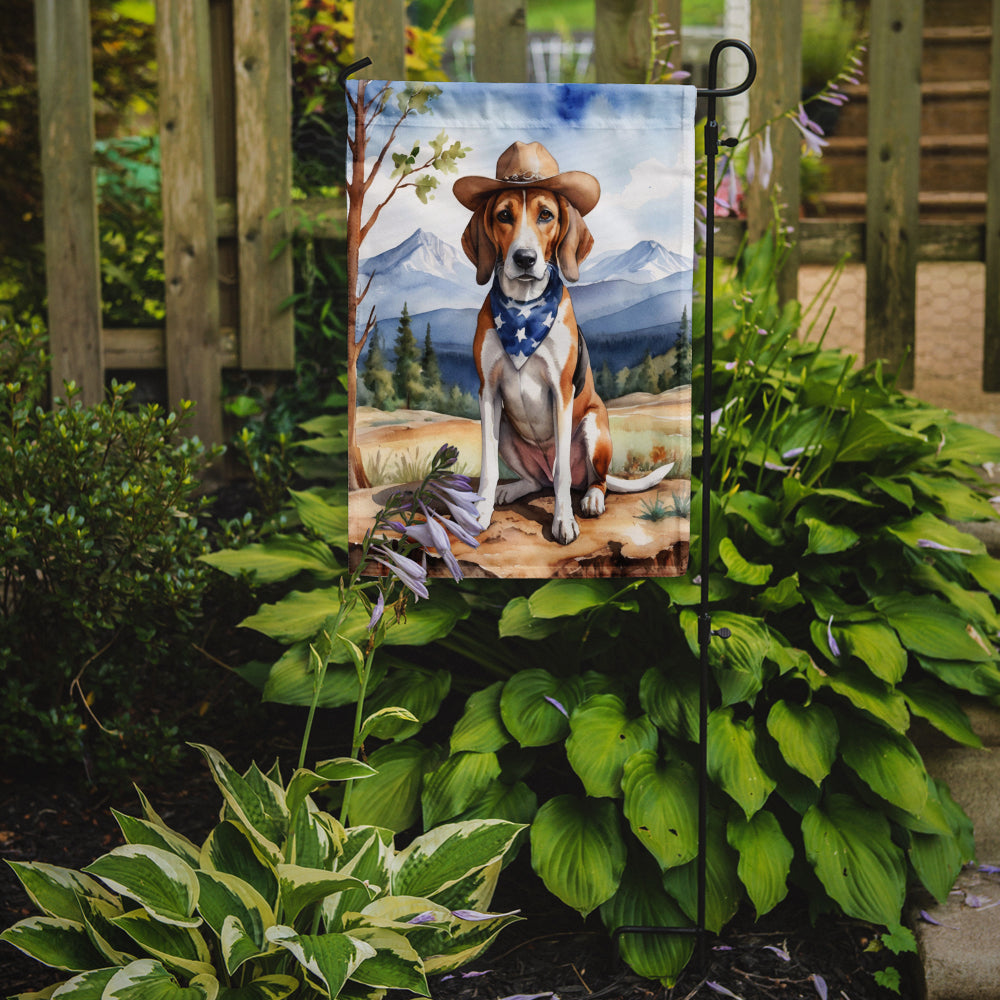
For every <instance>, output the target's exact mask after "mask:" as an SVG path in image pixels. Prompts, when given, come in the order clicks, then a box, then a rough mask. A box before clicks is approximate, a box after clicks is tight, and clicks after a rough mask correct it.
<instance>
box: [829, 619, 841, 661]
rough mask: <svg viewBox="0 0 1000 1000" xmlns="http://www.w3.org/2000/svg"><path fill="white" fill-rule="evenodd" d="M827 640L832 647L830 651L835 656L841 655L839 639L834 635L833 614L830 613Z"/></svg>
mask: <svg viewBox="0 0 1000 1000" xmlns="http://www.w3.org/2000/svg"><path fill="white" fill-rule="evenodd" d="M826 641H827V644H828V645H829V647H830V652H831V653H833V655H834V656H837V657H839V656H840V646H838V645H837V640H836V639H834V637H833V615H830V620H829V621H828V622H827V623H826Z"/></svg>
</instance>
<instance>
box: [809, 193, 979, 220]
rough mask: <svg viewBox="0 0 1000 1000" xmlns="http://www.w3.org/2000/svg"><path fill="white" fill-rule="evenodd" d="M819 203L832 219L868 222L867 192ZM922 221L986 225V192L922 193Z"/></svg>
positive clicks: (820, 198) (821, 197)
mask: <svg viewBox="0 0 1000 1000" xmlns="http://www.w3.org/2000/svg"><path fill="white" fill-rule="evenodd" d="M815 201H816V202H817V203H818V204H819V206H820V207H821V209H822V212H823V214H824V215H825V216H826V217H828V218H838V219H862V220H863V219H864V218H865V214H866V206H867V202H868V199H867V197H866V195H865V193H864V192H863V191H830V192H828V193H826V194H822V195H818V196H817V197H816V199H815ZM919 205H920V218H921V219H926V220H938V219H947V220H949V221H955V222H982V221H983V219H984V218H985V215H986V193H985V192H980V191H921V192H920V195H919Z"/></svg>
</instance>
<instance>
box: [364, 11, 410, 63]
mask: <svg viewBox="0 0 1000 1000" xmlns="http://www.w3.org/2000/svg"><path fill="white" fill-rule="evenodd" d="M354 53H355V58H356V59H360V58H361V57H362V56H368V58H369V59H371V61H372V65H371V66H369V67H367V68H366V69H363V70H361V72H360V73H357V74H356V75H357V76H359V77H361V78H362V79H365V80H405V79H406V0H355V4H354Z"/></svg>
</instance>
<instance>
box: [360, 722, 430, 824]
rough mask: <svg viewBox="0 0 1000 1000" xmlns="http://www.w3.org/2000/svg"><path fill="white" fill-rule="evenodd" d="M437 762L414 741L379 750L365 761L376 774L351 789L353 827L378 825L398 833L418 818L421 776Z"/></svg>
mask: <svg viewBox="0 0 1000 1000" xmlns="http://www.w3.org/2000/svg"><path fill="white" fill-rule="evenodd" d="M437 761H438V756H437V754H436V753H435V751H433V750H430V749H428V748H427V747H424V746H422V745H421V744H420V743H418V742H416V740H406V741H404V742H402V743H390V744H388V745H387V746H384V747H379V749H378V750H376V751H375V752H374V753H373V754H371V755H370V756H369V758H368V762H369V763H370V764H371V766H372V767H373V768H375V770H376V772H377V773H376V774H375V775H374V776H373V777H371V778H369V779H367V780H366V781H362V782H361V783H360V784H358V785H357V787H355V788H353V789H352V790H351V804H350V810H351V813H350V819H351V824H352V825H353V826H368V825H370V826H382V827H385V828H386V829H389V830H393V831H395V832H397V833H398V832H401V831H403V830H405V829H407V828H408V827H410V826H412V825H413V824H414V823H415V822H416V821H417V819H419V817H420V791H421V788H422V787H423V781H424V773H425V772H426V771H427V770H430V769H432V768H433V767H434V766H435V765H436V764H437Z"/></svg>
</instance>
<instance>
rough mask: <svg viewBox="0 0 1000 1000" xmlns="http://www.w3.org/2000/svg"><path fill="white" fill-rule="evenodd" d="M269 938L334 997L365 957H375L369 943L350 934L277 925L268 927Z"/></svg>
mask: <svg viewBox="0 0 1000 1000" xmlns="http://www.w3.org/2000/svg"><path fill="white" fill-rule="evenodd" d="M267 939H268V941H270V942H271V943H272V944H276V945H278V946H279V947H281V948H285V949H286V950H287V951H289V952H290V953H291V954H292V955H294V956H295V959H296V961H298V963H299V965H301V966H302V968H303V969H305V971H306V973H307V974H308V976H309V978H310V979H311V980H313V981H314V982H317V983H319V984H320V986H321V987H322V988H325V989H326V990H327V992H328V993H329V995H330V996H332V997H335V996H337V995H338V994H339V993H340V990H341V988H342V987H343V985H344V983H346V982H347V980H348V979H349V978H350V977H351V975H353V973H354V971H355V969H357V967H358V966H359V965H360V964H361V963H362V962H363V961H365V959H368V958H374V957H375V949H374V948H373V947H372V946H371V945H370V944H367V943H366V942H364V941H361V940H359V939H358V938H353V937H351V936H350V935H349V934H296V933H295V931H294V929H293V928H291V927H286V926H283V925H281V924H278V925H277V926H275V927H269V928H268V930H267Z"/></svg>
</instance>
